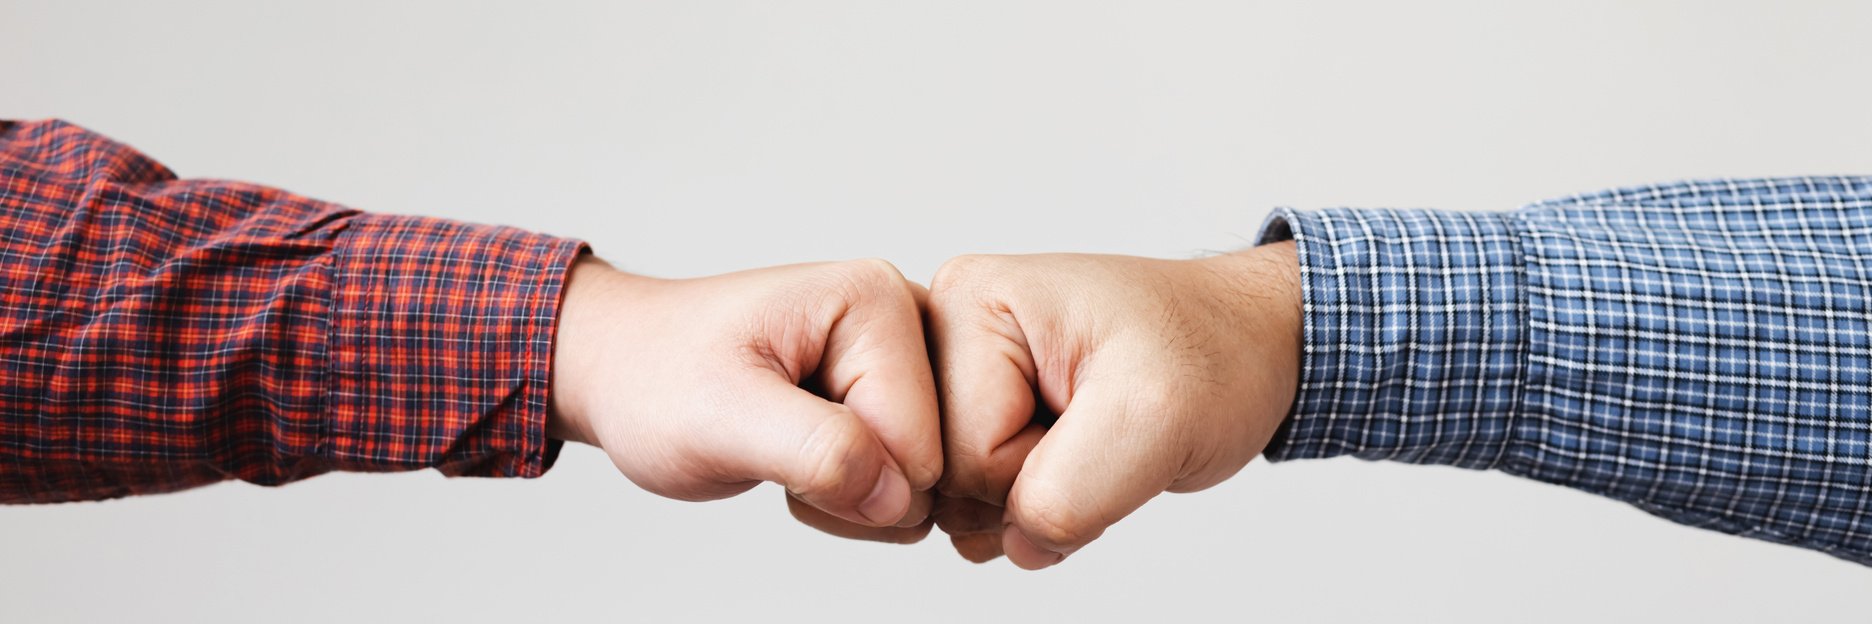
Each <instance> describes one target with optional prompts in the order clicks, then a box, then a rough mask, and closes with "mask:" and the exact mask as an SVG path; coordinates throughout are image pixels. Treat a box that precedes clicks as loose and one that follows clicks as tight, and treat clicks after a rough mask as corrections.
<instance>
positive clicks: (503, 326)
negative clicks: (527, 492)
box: [0, 121, 583, 503]
mask: <svg viewBox="0 0 1872 624" xmlns="http://www.w3.org/2000/svg"><path fill="white" fill-rule="evenodd" d="M582 249H583V246H582V244H581V243H579V242H577V241H572V240H565V239H557V238H550V237H545V236H540V235H536V234H530V233H527V232H522V231H519V230H514V229H511V228H501V227H488V226H478V225H467V224H462V223H455V222H450V221H445V220H440V219H426V218H415V217H396V216H385V215H372V214H365V213H360V212H358V211H356V210H352V209H349V208H345V207H341V206H337V205H333V204H329V203H325V202H321V201H317V200H312V199H307V198H304V197H299V196H295V195H292V194H289V193H285V192H282V191H279V190H275V189H271V188H266V187H260V186H253V185H249V184H241V183H236V182H222V181H198V180H178V179H176V177H175V175H174V174H172V173H170V171H169V170H168V169H167V168H165V167H163V166H162V165H160V164H158V163H156V162H155V161H153V160H151V159H149V158H148V157H145V156H144V155H142V154H140V153H138V152H137V151H136V150H133V149H131V148H129V147H126V146H124V145H121V144H118V143H115V142H113V141H111V140H109V139H106V138H104V137H102V136H99V135H97V134H94V133H92V132H89V131H86V130H85V129H83V128H79V127H77V126H74V125H71V124H67V123H62V122H57V121H50V122H30V123H25V122H0V502H7V503H20V502H52V501H68V500H79V499H96V498H111V497H117V496H125V495H129V494H140V493H149V492H166V491H173V490H179V489H183V488H188V487H193V486H198V485H203V484H207V483H214V482H217V481H222V480H226V479H232V478H238V479H243V480H246V481H251V482H254V483H261V484H268V485H272V484H279V483H285V482H288V481H293V480H296V479H302V478H305V477H309V476H312V475H316V474H320V473H323V472H327V471H331V470H353V471H395V470H415V469H421V468H430V467H433V468H438V469H440V470H441V471H442V472H444V473H446V474H451V475H477V476H533V475H538V474H540V473H541V472H542V471H544V470H545V469H546V467H547V466H548V465H549V464H550V462H551V460H552V454H553V452H554V451H556V450H557V447H556V445H554V444H552V443H549V442H548V441H547V440H546V439H545V435H544V423H545V417H546V406H547V403H546V391H547V382H548V380H549V379H550V376H549V368H548V367H549V364H550V360H551V345H552V336H553V328H554V325H553V319H554V318H555V317H556V312H557V308H558V304H559V288H560V284H561V282H562V281H563V276H564V273H565V270H566V268H567V267H568V265H569V264H570V263H571V261H572V260H573V259H574V257H575V256H576V255H577V254H578V253H580V251H581V250H582Z"/></svg>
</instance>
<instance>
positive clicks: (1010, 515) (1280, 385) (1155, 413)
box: [929, 242, 1301, 569]
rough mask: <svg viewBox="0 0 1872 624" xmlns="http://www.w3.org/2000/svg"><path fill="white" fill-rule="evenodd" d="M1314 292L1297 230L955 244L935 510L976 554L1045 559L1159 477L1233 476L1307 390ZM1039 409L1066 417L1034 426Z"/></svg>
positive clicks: (939, 344)
mask: <svg viewBox="0 0 1872 624" xmlns="http://www.w3.org/2000/svg"><path fill="white" fill-rule="evenodd" d="M1300 301H1301V297H1300V285H1299V269H1298V263H1297V262H1296V260H1295V256H1294V246H1293V244H1292V243H1291V242H1288V243H1279V244H1271V245H1265V246H1261V247H1256V248H1254V249H1250V250H1246V251H1243V252H1239V253H1235V254H1228V255H1223V256H1216V257H1211V258H1204V259H1198V260H1155V259H1146V258H1134V257H1124V256H1093V255H1039V256H965V257H961V258H957V259H954V260H951V261H950V262H949V263H948V264H946V265H945V266H943V268H942V269H941V270H940V271H939V272H938V273H937V275H936V278H935V280H934V281H933V282H932V283H931V294H930V303H929V321H930V329H929V331H930V336H931V342H932V344H933V345H934V351H935V354H936V360H937V363H938V364H937V368H936V371H937V375H938V386H939V387H940V388H941V392H940V394H941V398H942V405H943V439H944V444H945V454H946V462H947V466H948V472H947V473H946V474H945V475H944V476H943V479H942V481H941V483H940V485H939V490H940V491H941V492H942V494H943V495H944V497H945V499H944V500H942V501H940V502H939V503H938V504H937V508H936V512H935V513H936V521H937V524H938V526H939V527H941V528H942V530H943V531H944V532H946V533H948V534H949V535H950V536H951V542H952V543H953V544H954V545H955V548H956V550H957V552H959V553H960V554H961V555H962V556H963V557H965V558H968V559H969V560H971V561H977V562H980V561H987V560H990V559H993V558H995V557H997V556H1000V555H1002V554H1006V555H1007V557H1008V559H1009V560H1011V561H1012V562H1013V563H1014V564H1015V565H1018V566H1020V567H1022V568H1027V569H1039V568H1044V567H1047V566H1051V565H1054V564H1057V563H1059V562H1060V561H1062V560H1064V559H1065V558H1066V557H1067V556H1068V555H1071V554H1072V553H1073V552H1075V551H1077V550H1079V549H1080V548H1083V547H1084V546H1086V545H1087V544H1089V543H1090V542H1092V541H1093V540H1095V539H1097V538H1098V537H1099V536H1100V535H1101V534H1103V533H1104V531H1105V529H1106V528H1107V527H1109V526H1111V525H1112V524H1114V523H1116V522H1117V521H1119V520H1120V519H1122V518H1124V517H1125V516H1126V515H1129V514H1130V513H1131V512H1132V511H1135V510H1136V509H1137V508H1138V507H1139V506H1141V505H1143V504H1144V503H1145V502H1146V501H1149V500H1150V499H1151V498H1152V497H1155V496H1156V495H1157V494H1159V493H1162V492H1194V491H1197V490H1202V489H1205V488H1208V487H1210V486H1213V485H1215V484H1217V483H1220V482H1222V481H1223V480H1225V479H1227V478H1229V477H1230V476H1232V475H1234V474H1235V473H1236V472H1238V471H1240V470H1241V468H1242V467H1243V466H1244V465H1246V464H1247V463H1248V461H1249V460H1251V459H1253V458H1254V457H1256V456H1257V455H1259V454H1260V453H1261V450H1262V449H1263V448H1264V447H1266V446H1267V443H1268V441H1269V439H1270V438H1271V437H1272V436H1273V434H1274V431H1275V430H1276V429H1277V428H1278V427H1279V425H1280V423H1281V422H1282V420H1284V419H1285V418H1286V416H1287V414H1288V412H1289V410H1290V407H1291V405H1292V403H1293V398H1294V393H1295V390H1296V387H1297V385H1298V376H1299V364H1300V348H1301V347H1300V345H1301V335H1300V333H1301V316H1300V313H1301V310H1300ZM1036 408H1039V409H1041V410H1043V411H1044V412H1048V413H1052V414H1058V415H1059V416H1058V422H1057V423H1055V424H1053V425H1052V427H1050V428H1047V427H1043V426H1041V425H1039V424H1035V423H1034V418H1033V415H1034V413H1035V412H1036Z"/></svg>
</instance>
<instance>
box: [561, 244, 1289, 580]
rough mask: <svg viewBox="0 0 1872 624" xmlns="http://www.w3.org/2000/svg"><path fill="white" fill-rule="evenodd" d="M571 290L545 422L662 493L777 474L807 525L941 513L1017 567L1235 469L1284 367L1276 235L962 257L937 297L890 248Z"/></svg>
mask: <svg viewBox="0 0 1872 624" xmlns="http://www.w3.org/2000/svg"><path fill="white" fill-rule="evenodd" d="M565 298H566V299H565V303H564V306H563V311H562V314H561V317H560V329H559V336H558V341H557V346H556V347H555V353H554V372H553V383H554V391H553V414H552V419H551V421H550V422H549V423H548V433H549V435H551V436H553V437H555V438H558V439H564V440H570V441H578V442H584V443H587V444H592V445H595V446H598V447H600V448H602V449H604V451H605V452H606V453H607V454H608V455H609V456H610V457H611V458H612V460H613V462H614V463H615V464H616V465H617V467H618V469H619V470H620V471H622V472H623V473H624V475H625V476H627V477H629V478H630V479H631V480H632V481H634V482H636V483H637V484H639V485H641V486H643V487H644V488H645V489H648V490H650V491H652V492H655V493H657V494H661V495H664V496H669V497H672V498H678V499H683V500H707V499H715V498H722V497H727V496H732V495H735V494H738V493H740V492H743V491H746V490H747V489H749V488H751V487H753V486H754V485H756V484H758V483H759V482H761V481H773V482H775V483H779V484H781V485H782V486H784V487H785V488H786V489H787V504H788V506H789V507H790V509H791V511H792V513H793V515H794V517H796V518H798V519H799V520H800V521H801V522H804V523H806V524H808V525H810V526H812V527H814V528H817V529H819V530H822V531H825V532H828V533H832V534H834V535H840V536H844V537H851V538H857V539H868V540H876V541H885V542H897V543H910V542H915V541H918V540H920V539H922V538H923V537H924V536H925V535H927V534H928V532H929V530H930V527H931V525H932V523H933V524H934V525H936V526H939V527H941V528H942V530H943V531H944V532H946V533H948V534H949V535H950V538H951V541H952V543H953V544H954V546H955V548H956V549H957V551H958V552H960V553H961V554H962V555H963V556H964V557H967V558H968V559H970V560H973V561H987V560H989V559H993V558H995V557H998V556H1000V555H1002V554H1006V555H1007V557H1008V558H1009V559H1010V560H1011V561H1013V562H1014V563H1015V564H1016V565H1019V566H1021V567H1023V568H1029V569H1038V568H1042V567H1046V566H1049V565H1053V564H1055V563H1058V562H1059V561H1061V560H1063V559H1064V558H1065V557H1066V556H1068V555H1070V554H1072V553H1073V552H1074V551H1076V550H1078V549H1079V548H1081V547H1084V546H1085V545H1086V544H1088V543H1089V542H1091V541H1092V540H1094V539H1096V538H1098V536H1099V535H1100V534H1101V533H1103V532H1104V530H1105V528H1106V527H1109V526H1111V525H1112V524H1113V523H1115V522H1117V521H1118V520H1120V519H1122V518H1124V517H1125V516H1126V515H1128V514H1130V513H1131V512H1132V511H1133V510H1136V509H1137V508H1138V507H1139V506H1141V505H1143V504H1144V503H1145V502H1146V501H1148V500H1150V499H1151V498H1152V497H1154V496H1156V495H1157V494H1159V493H1161V492H1166V491H1168V492H1191V491H1196V490H1201V489H1204V488H1207V487H1209V486H1212V485H1215V484H1217V483H1219V482H1221V481H1222V480H1224V479H1227V478H1228V477H1229V476H1231V475H1233V474H1235V472H1236V471H1238V470H1240V469H1241V468H1242V466H1243V465H1245V464H1247V463H1248V461H1249V460H1251V459H1253V458H1254V457H1255V456H1256V455H1258V454H1260V452H1261V450H1262V448H1263V447H1264V446H1266V445H1267V443H1268V441H1269V439H1270V438H1271V437H1272V436H1273V434H1274V431H1275V430H1276V429H1277V428H1278V427H1279V425H1280V423H1281V421H1282V419H1283V418H1285V416H1286V414H1287V412H1288V409H1289V406H1290V405H1291V403H1292V401H1293V397H1294V392H1295V387H1296V385H1297V383H1298V379H1297V377H1298V371H1299V357H1300V331H1301V320H1300V286H1299V269H1298V266H1297V262H1296V260H1295V256H1294V248H1293V244H1292V243H1291V242H1287V243H1276V244H1270V245H1264V246H1261V247H1256V248H1253V249H1249V250H1246V251H1242V252H1238V253H1234V254H1227V255H1220V256H1215V257H1209V258H1202V259H1196V260H1156V259H1147V258H1135V257H1125V256H1098V255H1072V254H1064V255H1035V256H965V257H961V258H956V259H953V260H951V261H949V262H948V263H947V264H945V265H944V266H943V267H942V268H941V269H940V270H939V271H938V272H937V274H936V276H935V278H934V279H933V280H932V283H931V284H930V289H929V290H928V291H925V290H924V289H923V288H922V287H921V286H918V285H916V284H914V283H911V282H908V281H906V280H905V279H904V278H903V277H902V275H901V274H899V273H898V272H897V271H896V269H894V268H892V267H891V266H890V265H889V264H887V263H884V262H881V261H856V262H842V263H829V264H815V265H796V266H787V267H776V268H769V269H760V270H755V271H748V272H743V273H734V274H729V275H723V276H717V277H708V278H701V279H690V280H659V279H653V278H646V277H640V276H634V275H630V274H626V273H623V272H620V271H617V270H616V269H613V268H611V267H609V266H608V265H605V264H604V263H602V262H600V261H597V260H592V259H588V260H583V261H581V262H580V264H579V266H577V267H576V268H575V269H574V270H573V273H572V278H571V280H570V281H569V282H568V284H567V286H566V294H565ZM926 339H927V343H926ZM926 344H927V347H926ZM932 362H934V365H933V366H932ZM939 399H940V401H939ZM939 404H940V406H941V407H940V411H939V409H938V405H939Z"/></svg>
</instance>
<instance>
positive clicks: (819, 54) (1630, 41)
mask: <svg viewBox="0 0 1872 624" xmlns="http://www.w3.org/2000/svg"><path fill="white" fill-rule="evenodd" d="M281 4H286V3H255V2H242V1H226V2H116V3H103V2H85V1H68V0H67V1H57V2H52V1H46V2H21V1H18V0H0V117H5V118H39V117H61V118H64V119H68V120H71V121H73V122H75V123H78V124H81V125H84V126H87V127H90V128H92V129H94V130H97V131H100V132H102V133H105V134H107V135H109V136H112V137H114V138H117V139H119V140H122V141H124V142H127V143H129V144H131V145H133V146H136V147H138V148H140V149H142V150H144V151H145V152H147V153H149V154H151V155H153V156H155V157H156V158H158V159H159V160H162V161H163V162H165V163H167V164H168V165H170V166H171V167H172V168H173V169H175V170H176V171H177V172H178V173H180V174H181V175H183V176H185V177H212V178H232V179H240V180H247V181H254V182H261V183H266V184H270V185H274V186H279V187H283V188H286V189H289V190H292V191H296V192H300V193H303V194H308V195H311V196H315V197H319V198H324V199H329V200H333V201H338V202H342V203H346V204H349V205H353V206H357V207H360V208H364V209H368V210H374V211H382V212H397V213H408V214H419V215H434V216H443V217H451V218H458V219H466V220H473V221H484V222H495V223H503V224H511V225H516V226H521V227H526V228H531V229H536V230H542V231H546V232H552V233H558V234H564V235H572V236H578V237H582V238H584V239H586V240H588V241H590V242H591V243H592V244H593V245H594V246H595V247H596V249H597V250H598V251H599V253H600V254H602V255H604V256H606V257H608V258H611V259H613V260H614V261H616V262H617V263H619V264H620V265H621V266H623V267H625V268H627V269H630V270H634V271H638V272H645V273H650V274H654V275H660V276H672V277H674V276H693V275H703V274H710V273H718V272H725V271H731V270H736V269H742V268H749V267H755V266H760V265H768V264H777V263H789V262H798V261H807V260H822V259H841V258H856V257H866V256H878V257H883V258H887V259H889V260H891V261H894V262H896V263H897V264H898V266H899V267H901V268H902V269H903V270H904V272H905V273H906V274H907V275H909V276H910V277H911V278H913V279H917V280H919V281H921V280H927V279H928V278H929V276H930V275H931V274H932V273H933V272H934V271H935V269H936V267H937V266H938V265H939V264H940V263H941V262H942V261H943V260H944V259H945V258H948V257H950V256H953V255H956V254H964V253H983V252H988V253H1019V252H1039V251H1087V252H1107V253H1125V254H1142V255H1151V256H1162V257H1188V256H1193V255H1197V254H1200V253H1203V252H1205V251H1210V250H1223V249H1231V248H1235V247H1239V246H1242V245H1244V244H1246V242H1247V241H1248V239H1249V238H1250V237H1251V236H1252V235H1253V234H1254V232H1255V229H1256V227H1257V226H1258V225H1259V224H1260V222H1261V220H1262V219H1263V217H1264V216H1265V215H1266V214H1267V212H1268V210H1269V209H1270V208H1271V207H1274V206H1277V205H1292V206H1298V207H1302V208H1316V207H1324V206H1335V205H1351V206H1433V207H1444V208H1453V209H1462V210H1505V209H1512V208H1514V207H1516V206H1518V205H1520V204H1523V203H1526V202H1529V201H1533V200H1537V199H1541V198H1545V197H1550V196H1556V195H1564V194H1570V193H1574V192H1581V191H1591V190H1596V189H1600V188H1604V187H1609V186H1618V185H1626V184H1635V183H1646V182H1656V181H1666V180H1672V179H1679V178H1690V177H1709V176H1762V175H1789V174H1828V173H1869V172H1872V5H1868V3H1864V2H1758V3H1736V2H1629V1H1627V2H1594V3H1581V2H1559V3H1519V2H1472V3H1456V2H1427V3H1425V2H1414V3H1397V2H1372V3H1333V2H1309V3H1291V4H1288V3H1281V4H1275V3H1249V2H1127V3H1115V2H1085V1H1078V2H897V3H885V2H856V1H854V2H797V3H796V2H599V1H590V2H533V3H520V2H512V3H503V4H499V5H495V4H479V3H466V2H440V1H437V2H361V1H351V2H329V1H328V2H316V3H313V2H305V3H293V6H275V5H281ZM1869 589H1872V570H1868V569H1866V568H1863V567H1860V566H1856V565H1852V564H1849V563H1845V562H1842V561H1837V560H1834V559H1832V558H1830V557H1827V556H1825V555H1821V554H1816V553H1812V552H1807V551H1803V550H1798V549H1794V548H1790V547H1784V546H1776V545H1771V544H1766V543H1759V542H1754V541H1748V540H1743V539H1739V538H1734V537H1728V536H1724V535H1719V534H1716V533H1711V532H1705V531H1701V530H1697V529H1689V528H1683V527H1679V526H1676V525H1673V524H1671V523H1669V522H1666V521H1664V520H1660V519H1656V518H1653V517H1651V516H1648V515H1646V514H1644V513H1642V512H1639V511H1636V510H1634V509H1632V508H1629V507H1627V506H1625V505H1623V504H1620V503H1616V502H1612V501H1609V500H1603V499H1600V498H1596V497H1593V496H1591V495H1587V494H1583V493H1578V492H1574V491H1569V490H1565V489H1561V488H1557V487H1553V486H1548V485H1542V484H1536V483H1533V482H1528V481H1522V480H1518V479H1515V478H1512V477H1508V476H1504V475H1500V474H1493V473H1480V472H1470V471H1463V470H1456V469H1451V468H1443V467H1423V466H1411V465H1403V464H1387V463H1368V462H1363V461H1359V460H1354V459H1334V460H1323V461H1311V462H1296V463H1288V464H1281V465H1267V464H1265V463H1264V462H1256V463H1255V464H1254V465H1252V466H1250V467H1249V468H1248V469H1247V470H1245V471H1243V472H1242V473H1241V474H1240V475H1239V476H1237V477H1236V478H1234V479H1233V480H1231V481H1229V482H1227V483H1225V484H1223V485H1221V486H1219V487H1216V488H1214V489H1212V490H1209V491H1206V492H1202V493H1197V494H1188V495H1166V496H1163V497H1160V498H1158V499H1157V500H1156V501H1153V502H1152V503H1151V504H1149V505H1147V506H1146V507H1145V508H1144V509H1143V510H1142V511H1140V512H1138V513H1137V514H1136V515H1135V516H1133V517H1131V518H1130V519H1128V520H1125V521H1124V522H1123V523H1121V524H1120V525H1118V526H1117V527H1116V528H1115V529H1113V530H1112V531H1110V532H1109V533H1108V534H1107V535H1106V536H1105V537H1104V539H1102V540H1100V541H1099V542H1097V543H1096V544H1095V545H1093V546H1092V547H1089V548H1087V549H1086V550H1084V551H1082V552H1081V553H1079V554H1078V555H1076V556H1074V557H1073V558H1072V559H1071V560H1070V561H1068V562H1066V564H1065V565H1063V566H1060V567H1058V568H1056V569H1052V570H1048V571H1045V572H1042V573H1024V572H1021V571H1019V570H1016V569H1015V568H1014V567H1013V566H1011V565H1008V564H1007V563H1006V562H1005V561H998V562H995V563H992V564H989V565H979V566H978V565H972V564H969V563H966V562H964V561H963V560H962V559H960V558H958V557H956V556H955V555H954V554H953V553H952V552H951V551H950V550H949V548H948V545H947V542H946V540H944V539H942V538H941V537H940V536H935V537H932V539H930V540H928V541H926V542H924V543H923V544H919V545H916V546H908V547H905V546H885V545H878V544H868V543H857V542H846V541H841V540H838V539H835V538H832V537H828V536H824V535H820V534H818V533H815V532H814V531H812V530H810V529H807V528H805V527H803V526H800V525H797V524H795V523H794V522H793V521H792V520H791V518H790V517H788V515H787V513H786V511H785V509H784V505H783V503H782V497H781V492H780V491H779V490H778V489H777V488H775V487H773V486H764V487H762V488H759V489H756V490H755V491H753V492H750V493H748V494H746V495H744V496H742V497H740V498H737V499H734V500H730V501H726V502H718V503H705V504H692V503H680V502H674V501H668V500H663V499H660V498H656V497H654V496H651V495H649V494H646V493H644V492H642V491H640V490H637V489H636V488H635V487H634V486H632V485H631V484H630V483H629V482H628V481H626V480H625V479H624V478H622V477H621V476H619V475H618V474H616V472H615V471H614V470H613V469H612V468H611V466H610V464H609V463H608V462H607V461H606V460H605V459H604V458H603V456H602V455H601V454H600V453H599V452H597V451H596V450H593V449H590V448H574V449H568V451H567V452H566V454H565V456H564V457H563V459H562V461H561V462H560V464H559V465H558V467H557V468H555V469H554V470H553V471H552V472H550V473H549V474H547V475H546V476H545V477H543V478H541V479H538V480H531V481H522V480H467V479H457V480H448V479H444V478H442V477H440V476H438V475H437V474H435V473H434V472H421V473H410V474H398V475H354V474H340V475H329V476H323V477H319V478H316V479H312V480H310V481H306V482H303V483H298V484H294V485H290V486H287V487H283V488H278V489H267V488H261V487H257V486H253V485H248V484H243V483H228V484H222V485H218V486H214V487H209V488H204V489H199V490H195V491H191V492H186V493H181V494H172V495H165V496H152V497H147V498H141V499H134V500H120V501H112V502H104V503H83V504H67V505H56V506H44V507H24V508H22V507H12V508H3V509H0V621H5V622H54V621H110V622H120V621H122V622H129V621H136V622H146V621H147V622H171V621H176V622H180V621H187V622H203V621H248V620H256V619H257V620H261V621H278V622H293V621H322V622H353V621H360V622H361V621H393V620H403V621H436V622H473V621H514V620H547V619H561V618H578V619H580V620H583V621H619V620H621V621H644V620H670V619H682V620H688V619H710V620H725V619H728V618H735V619H737V620H740V621H766V620H776V621H821V620H825V621H873V622H916V621H937V620H942V621H949V622H969V621H1010V620H1018V621H1031V620H1043V621H1044V620H1067V621H1099V620H1146V621H1176V620H1185V619H1214V620H1231V621H1268V622H1294V621H1366V620H1375V619H1382V620H1403V621H1435V622H1498V621H1504V620H1506V621H1527V622H1540V621H1555V622H1572V621H1635V622H1662V621H1672V622H1755V621H1784V622H1785V621H1849V620H1850V621H1864V620H1865V618H1867V617H1872V616H1868V615H1867V613H1866V610H1867V607H1866V605H1867V602H1866V598H1867V596H1868V595H1872V593H1869V592H1868V590H1869Z"/></svg>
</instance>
